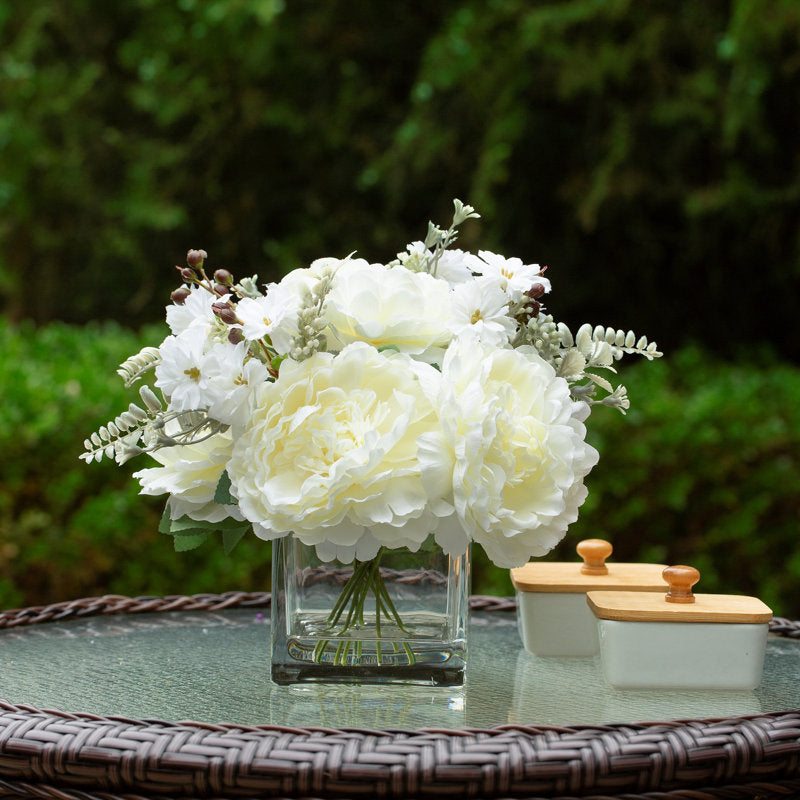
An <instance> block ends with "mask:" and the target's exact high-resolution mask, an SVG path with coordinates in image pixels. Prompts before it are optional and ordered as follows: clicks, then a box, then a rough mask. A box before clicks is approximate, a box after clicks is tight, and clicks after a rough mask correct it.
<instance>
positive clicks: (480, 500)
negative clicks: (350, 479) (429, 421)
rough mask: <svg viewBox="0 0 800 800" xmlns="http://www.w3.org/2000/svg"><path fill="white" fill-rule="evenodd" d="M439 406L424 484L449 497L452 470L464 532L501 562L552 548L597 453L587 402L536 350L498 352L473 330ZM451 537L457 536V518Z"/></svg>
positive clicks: (453, 351)
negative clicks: (589, 439) (577, 397)
mask: <svg viewBox="0 0 800 800" xmlns="http://www.w3.org/2000/svg"><path fill="white" fill-rule="evenodd" d="M437 405H438V407H439V409H440V420H441V426H442V427H441V434H438V435H437V434H435V433H433V434H429V435H427V436H426V437H425V438H424V439H423V440H422V443H421V444H422V447H421V456H420V458H421V464H422V474H423V480H424V481H425V484H426V486H429V487H431V488H432V491H433V492H434V495H438V494H441V492H442V487H443V486H444V485H445V483H446V480H447V478H448V477H451V481H452V484H451V485H452V504H453V506H454V508H455V513H456V515H457V517H458V520H459V521H460V523H461V526H462V527H463V530H464V534H465V535H466V536H468V537H469V538H470V539H471V540H473V541H476V542H478V543H479V544H481V545H482V546H483V548H484V550H486V553H487V555H488V556H489V558H490V559H491V560H492V561H493V562H494V563H495V564H497V565H498V566H501V567H515V566H520V565H522V564H524V563H525V562H526V561H527V560H528V558H529V557H530V556H541V555H544V554H545V553H547V552H548V551H549V550H551V549H552V548H553V547H554V546H555V545H556V544H557V543H558V542H559V541H560V540H561V538H562V537H563V536H564V534H565V533H566V530H567V526H568V525H569V524H570V523H571V522H574V521H575V520H576V519H577V516H578V508H579V506H580V505H581V504H582V503H583V501H584V500H585V498H586V494H587V491H586V488H585V487H584V485H583V479H584V477H585V476H586V475H587V474H588V473H589V471H590V470H591V468H592V467H593V466H594V465H595V464H596V463H597V460H598V453H597V451H596V450H595V449H594V448H593V447H591V446H590V445H589V444H587V443H586V441H585V435H586V429H585V427H584V425H583V420H584V419H585V418H586V417H587V416H588V413H589V409H588V406H587V405H586V404H585V403H582V402H580V403H576V402H575V401H573V400H572V399H571V397H570V393H569V386H568V384H567V382H566V381H565V380H564V379H563V378H558V377H556V375H555V372H554V370H553V368H552V367H551V366H550V365H549V364H548V363H547V362H545V361H544V360H543V359H542V358H541V357H540V356H539V355H538V354H537V353H536V352H535V351H534V350H533V349H532V348H519V349H517V350H511V349H501V350H498V349H494V348H492V347H490V346H486V345H485V344H483V343H481V342H480V341H478V340H477V339H476V338H475V337H472V336H469V337H462V338H460V339H458V340H456V341H454V342H453V343H452V344H451V346H450V348H449V349H448V351H447V354H446V355H445V358H444V361H443V364H442V380H441V384H440V387H439V396H438V403H437ZM441 513H442V512H440V514H441ZM450 523H452V520H450ZM448 535H449V536H450V537H451V538H452V537H456V538H457V532H454V531H453V529H452V524H450V528H449V529H445V528H444V526H443V533H442V534H441V538H443V539H446V538H447V536H448Z"/></svg>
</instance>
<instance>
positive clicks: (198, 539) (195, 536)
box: [172, 531, 208, 553]
mask: <svg viewBox="0 0 800 800" xmlns="http://www.w3.org/2000/svg"><path fill="white" fill-rule="evenodd" d="M207 538H208V533H206V532H205V531H201V532H200V533H188V532H187V533H185V534H181V535H180V536H176V537H175V538H174V539H173V540H172V541H173V544H174V546H175V551H176V552H178V553H180V552H183V551H185V550H194V549H195V547H200V545H201V544H203V542H204V541H205V540H206V539H207Z"/></svg>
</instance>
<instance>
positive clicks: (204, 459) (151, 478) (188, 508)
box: [133, 432, 243, 522]
mask: <svg viewBox="0 0 800 800" xmlns="http://www.w3.org/2000/svg"><path fill="white" fill-rule="evenodd" d="M232 450H233V440H232V439H231V435H230V433H228V432H224V433H218V434H215V435H214V436H211V437H209V438H208V439H206V440H204V441H201V442H193V443H192V444H186V445H176V446H174V447H162V448H161V449H160V450H155V451H154V452H153V453H151V455H152V456H153V458H154V459H155V460H156V461H158V462H159V463H160V464H161V466H160V467H150V468H148V469H142V470H139V471H138V472H134V474H133V477H134V478H137V479H138V480H139V483H140V484H141V486H142V489H141V494H148V495H159V494H169V495H171V497H170V499H169V508H170V517H171V518H172V519H179V518H180V517H182V516H184V515H186V516H188V517H191V518H192V519H196V520H205V521H207V522H221V521H222V520H223V519H226V518H228V517H232V518H233V519H237V520H241V519H243V517H242V514H241V512H240V511H239V509H238V508H237V507H236V506H235V505H230V506H221V505H219V504H217V503H215V502H214V494H215V492H216V490H217V484H218V483H219V479H220V477H221V476H222V473H223V472H224V471H225V465H226V464H227V463H228V458H229V457H230V454H231V451H232Z"/></svg>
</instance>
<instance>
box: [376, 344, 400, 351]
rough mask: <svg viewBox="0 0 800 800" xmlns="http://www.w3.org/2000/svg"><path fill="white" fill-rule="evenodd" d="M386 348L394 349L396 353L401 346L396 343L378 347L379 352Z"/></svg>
mask: <svg viewBox="0 0 800 800" xmlns="http://www.w3.org/2000/svg"><path fill="white" fill-rule="evenodd" d="M384 350H394V351H395V352H396V353H399V352H400V348H399V347H398V346H397V345H396V344H382V345H381V346H380V347H379V348H378V352H379V353H382V352H383V351H384Z"/></svg>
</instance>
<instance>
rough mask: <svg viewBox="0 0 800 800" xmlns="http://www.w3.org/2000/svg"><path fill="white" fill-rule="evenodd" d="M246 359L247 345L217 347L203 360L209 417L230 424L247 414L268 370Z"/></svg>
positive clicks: (221, 345)
mask: <svg viewBox="0 0 800 800" xmlns="http://www.w3.org/2000/svg"><path fill="white" fill-rule="evenodd" d="M246 357H247V342H240V343H239V344H238V345H231V344H217V345H214V347H212V348H211V350H209V351H208V353H206V355H205V357H204V358H203V363H202V370H203V373H204V375H205V376H206V379H207V391H208V415H209V416H210V417H212V418H213V419H216V420H218V421H219V422H222V423H224V424H226V425H232V424H234V423H235V422H236V421H237V420H239V421H241V420H243V419H244V418H245V417H246V416H248V415H249V408H250V403H251V401H252V398H253V395H254V393H255V390H256V387H257V386H258V385H259V384H260V383H263V382H264V381H265V380H266V379H267V375H268V372H267V368H266V367H265V366H264V364H262V363H261V362H260V361H258V360H257V359H255V358H250V359H247V360H246V361H245V359H246Z"/></svg>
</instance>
